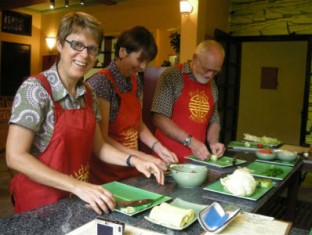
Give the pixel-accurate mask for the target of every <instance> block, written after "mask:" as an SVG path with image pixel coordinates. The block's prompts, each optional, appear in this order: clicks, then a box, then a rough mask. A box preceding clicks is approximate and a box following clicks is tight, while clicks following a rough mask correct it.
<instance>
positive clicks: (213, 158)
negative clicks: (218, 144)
mask: <svg viewBox="0 0 312 235" xmlns="http://www.w3.org/2000/svg"><path fill="white" fill-rule="evenodd" d="M210 159H211V161H214V162H216V161H217V160H218V156H217V155H214V154H212V155H211V156H210Z"/></svg>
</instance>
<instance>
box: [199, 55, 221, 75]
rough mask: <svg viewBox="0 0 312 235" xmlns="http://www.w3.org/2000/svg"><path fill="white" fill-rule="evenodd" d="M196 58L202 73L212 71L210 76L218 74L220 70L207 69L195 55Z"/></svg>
mask: <svg viewBox="0 0 312 235" xmlns="http://www.w3.org/2000/svg"><path fill="white" fill-rule="evenodd" d="M197 60H198V62H199V64H200V68H201V70H202V71H203V74H204V75H206V74H208V73H212V76H216V75H218V74H219V73H220V72H221V71H218V70H213V69H207V68H205V67H204V66H203V64H202V62H201V61H200V59H199V58H198V57H197Z"/></svg>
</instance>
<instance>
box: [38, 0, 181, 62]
mask: <svg viewBox="0 0 312 235" xmlns="http://www.w3.org/2000/svg"><path fill="white" fill-rule="evenodd" d="M84 12H87V13H90V14H92V15H93V16H95V17H96V18H97V19H99V20H100V21H101V22H102V24H103V26H104V34H105V35H113V36H117V35H119V34H120V32H122V31H124V30H126V29H128V28H131V27H133V26H136V25H142V26H145V27H146V28H148V29H149V30H150V31H151V32H152V33H153V34H154V36H155V39H156V42H157V45H158V48H159V53H158V56H157V57H156V59H155V61H154V64H153V65H154V66H160V65H161V64H162V62H163V60H168V57H169V55H171V54H173V53H174V51H173V50H172V49H171V47H170V44H169V30H170V29H172V28H174V29H177V28H179V27H180V24H181V22H180V13H179V1H178V0H170V1H167V0H160V1H158V2H156V3H153V4H151V3H150V2H149V3H148V1H140V0H134V1H133V0H132V1H126V2H121V3H119V4H117V5H114V6H105V5H103V6H101V7H99V6H93V7H85V8H84ZM64 14H66V12H62V13H56V14H44V15H42V34H43V35H50V36H51V35H53V34H54V36H55V34H56V31H57V26H58V23H59V21H60V19H61V18H62V16H63V15H64ZM41 43H42V48H41V49H42V54H48V49H47V47H46V46H45V42H44V38H41Z"/></svg>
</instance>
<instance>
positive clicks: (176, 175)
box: [170, 164, 208, 188]
mask: <svg viewBox="0 0 312 235" xmlns="http://www.w3.org/2000/svg"><path fill="white" fill-rule="evenodd" d="M170 171H171V173H172V177H173V179H174V180H175V181H176V183H177V184H178V185H179V186H180V187H182V188H195V187H198V186H200V185H202V184H203V183H204V181H205V180H206V178H207V173H208V169H207V167H206V166H202V165H195V164H172V165H170Z"/></svg>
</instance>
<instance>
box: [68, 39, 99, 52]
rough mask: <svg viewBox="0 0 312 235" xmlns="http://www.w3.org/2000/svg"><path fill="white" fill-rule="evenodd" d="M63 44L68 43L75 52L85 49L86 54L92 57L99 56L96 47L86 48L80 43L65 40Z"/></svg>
mask: <svg viewBox="0 0 312 235" xmlns="http://www.w3.org/2000/svg"><path fill="white" fill-rule="evenodd" d="M65 42H68V43H69V45H70V47H71V48H72V49H73V50H75V51H83V50H84V49H85V48H87V51H88V54H90V55H93V56H97V55H98V54H99V48H98V47H96V46H86V45H84V44H83V43H82V42H80V41H76V40H72V41H68V40H67V39H65Z"/></svg>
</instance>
